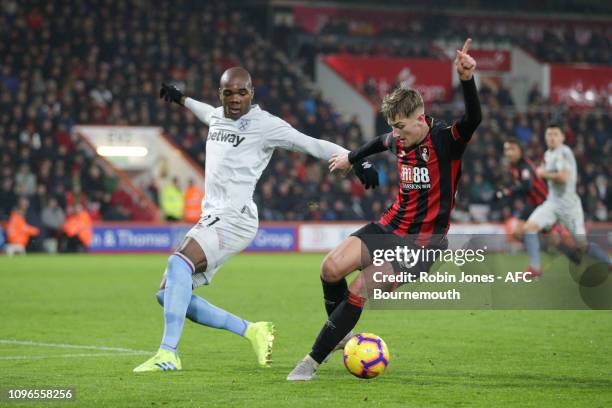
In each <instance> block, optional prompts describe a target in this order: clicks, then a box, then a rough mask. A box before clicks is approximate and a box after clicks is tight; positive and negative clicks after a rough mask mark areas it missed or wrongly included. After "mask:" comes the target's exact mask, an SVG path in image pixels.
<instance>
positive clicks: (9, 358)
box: [0, 351, 151, 361]
mask: <svg viewBox="0 0 612 408" xmlns="http://www.w3.org/2000/svg"><path fill="white" fill-rule="evenodd" d="M143 354H151V353H150V352H141V351H137V352H131V353H127V352H122V353H116V352H115V353H77V354H56V355H45V356H9V357H0V361H3V360H42V359H45V358H66V357H109V356H112V357H119V356H136V355H138V356H140V355H143Z"/></svg>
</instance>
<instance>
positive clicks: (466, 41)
mask: <svg viewBox="0 0 612 408" xmlns="http://www.w3.org/2000/svg"><path fill="white" fill-rule="evenodd" d="M471 44H472V39H471V38H468V39H467V40H465V43H464V44H463V48H462V49H461V52H462V53H464V54H466V53H467V52H468V50H469V49H470V45H471Z"/></svg>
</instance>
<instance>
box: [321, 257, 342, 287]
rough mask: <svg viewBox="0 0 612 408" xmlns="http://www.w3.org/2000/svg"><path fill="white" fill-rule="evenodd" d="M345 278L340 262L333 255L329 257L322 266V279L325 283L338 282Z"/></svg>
mask: <svg viewBox="0 0 612 408" xmlns="http://www.w3.org/2000/svg"><path fill="white" fill-rule="evenodd" d="M343 277H344V274H343V271H342V268H341V267H340V264H339V263H338V260H337V259H336V257H335V256H333V255H328V256H326V257H325V259H324V260H323V263H322V264H321V278H322V279H323V280H324V281H325V282H337V281H339V280H340V279H342V278H343Z"/></svg>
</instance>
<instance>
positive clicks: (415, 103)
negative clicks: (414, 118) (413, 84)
mask: <svg viewBox="0 0 612 408" xmlns="http://www.w3.org/2000/svg"><path fill="white" fill-rule="evenodd" d="M422 107H423V98H422V97H421V94H420V93H418V92H417V91H415V90H414V89H406V88H401V87H400V88H395V89H394V90H393V92H391V93H389V94H387V95H385V97H384V99H383V101H382V106H381V112H382V114H383V117H384V118H385V119H386V120H387V121H389V120H393V119H394V118H397V117H401V116H405V117H409V116H410V115H412V114H413V113H414V112H415V111H416V110H417V109H418V108H422Z"/></svg>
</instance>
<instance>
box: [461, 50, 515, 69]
mask: <svg viewBox="0 0 612 408" xmlns="http://www.w3.org/2000/svg"><path fill="white" fill-rule="evenodd" d="M470 55H471V56H472V57H474V59H476V61H478V70H479V71H482V72H485V71H495V72H510V70H511V69H512V54H511V53H510V51H508V50H482V49H480V50H470Z"/></svg>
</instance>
